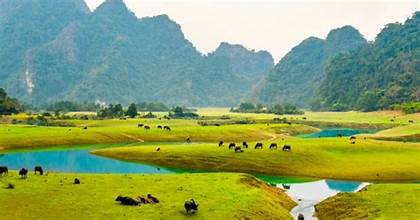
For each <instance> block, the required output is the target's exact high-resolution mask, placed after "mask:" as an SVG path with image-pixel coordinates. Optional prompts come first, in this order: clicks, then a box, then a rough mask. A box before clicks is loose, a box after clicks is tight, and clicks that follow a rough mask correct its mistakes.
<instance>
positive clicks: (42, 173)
mask: <svg viewBox="0 0 420 220" xmlns="http://www.w3.org/2000/svg"><path fill="white" fill-rule="evenodd" d="M34 171H35V175H36V172H39V174H40V175H41V176H42V175H44V170H43V169H42V167H41V166H36V167H35V168H34Z"/></svg>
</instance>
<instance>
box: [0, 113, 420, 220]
mask: <svg viewBox="0 0 420 220" xmlns="http://www.w3.org/2000/svg"><path fill="white" fill-rule="evenodd" d="M198 113H199V114H200V115H201V116H204V117H203V118H200V119H199V120H180V119H177V120H159V119H127V120H119V119H116V120H67V121H59V120H58V121H56V122H60V123H62V122H64V123H68V124H71V125H73V126H71V127H58V126H55V127H54V126H49V127H44V126H30V125H22V124H20V125H16V124H13V125H12V124H10V122H11V121H12V120H13V119H18V120H23V119H25V118H26V117H28V116H27V115H24V114H20V115H14V116H6V117H2V118H0V153H8V152H12V151H21V150H37V151H38V150H48V149H50V150H51V149H61V148H66V149H68V148H75V147H95V146H101V147H106V148H100V149H96V150H95V151H94V153H95V154H98V155H101V156H106V157H112V158H116V159H120V160H128V161H134V162H141V163H148V164H155V165H159V166H164V167H170V168H180V169H186V170H188V169H200V170H208V171H214V172H222V173H202V174H174V175H114V174H109V175H103V174H98V175H94V174H60V173H51V174H49V175H48V176H43V177H40V176H33V175H32V174H31V175H30V176H29V178H28V179H27V180H21V179H19V178H18V177H17V175H16V173H15V172H13V173H14V174H13V175H12V174H11V175H10V176H5V177H0V181H1V184H3V186H5V185H6V184H7V183H13V184H15V186H16V188H15V189H5V188H3V187H2V186H0V187H1V188H0V195H1V196H0V213H1V217H2V218H3V217H4V218H5V219H31V218H32V219H74V218H77V219H89V218H90V219H118V218H120V219H127V218H128V219H132V218H152V219H155V218H160V219H185V218H187V216H185V214H184V212H183V207H182V206H183V202H184V201H185V200H186V199H189V198H191V197H193V198H195V199H196V200H197V201H198V202H199V203H200V211H199V213H197V215H195V216H189V217H188V218H195V219H209V218H210V219H240V218H244V219H245V218H246V217H248V218H250V219H267V218H269V219H273V218H278V219H287V218H290V216H289V214H288V212H289V210H290V209H291V208H292V207H293V206H294V202H292V201H291V200H290V198H289V197H287V196H286V195H285V194H284V193H283V192H280V191H278V190H276V189H273V188H271V187H268V186H267V185H266V184H263V183H262V182H259V181H257V180H254V179H253V178H251V177H250V176H248V175H245V174H233V173H223V172H239V173H251V174H259V175H261V174H262V175H264V174H265V175H274V176H288V178H289V179H290V182H294V181H297V180H299V181H300V180H301V178H303V179H305V180H308V179H311V178H328V179H342V180H355V181H370V182H411V181H419V180H420V160H419V158H420V143H417V142H418V141H419V140H420V127H419V125H420V114H410V115H404V114H402V113H401V112H397V111H383V112H368V113H364V112H340V113H337V112H306V113H305V115H299V116H292V115H285V116H279V115H273V114H244V113H231V112H229V110H228V109H225V108H203V109H199V110H198ZM71 114H78V113H71ZM83 114H91V113H83ZM159 115H160V116H162V113H159ZM222 116H223V117H222ZM279 117H280V118H282V117H286V118H287V119H288V120H289V121H292V125H288V124H274V123H271V120H272V119H273V118H279ZM303 117H306V119H303ZM391 119H392V120H393V121H391ZM241 120H245V121H253V122H256V123H255V124H231V125H227V124H229V123H237V122H238V121H239V122H240V121H241ZM409 120H413V121H414V122H413V123H409V122H408V121H409ZM203 121H204V122H206V121H212V122H217V123H219V122H222V123H221V126H200V125H198V122H203ZM139 123H142V124H146V125H150V126H151V130H144V129H143V128H137V124H139ZM225 123H226V124H225ZM158 125H168V126H170V127H171V128H172V131H163V130H161V129H158V128H157V126H158ZM85 126H87V127H88V129H87V130H84V129H83V127H85ZM324 127H352V128H356V129H367V130H374V131H377V132H375V133H373V134H360V135H357V136H358V138H357V141H356V144H350V143H349V140H348V137H343V138H335V137H334V138H312V139H310V138H302V137H300V134H307V133H312V132H317V131H319V130H320V129H322V128H324ZM188 137H189V138H191V140H192V142H193V143H192V144H187V143H185V141H186V139H187V138H188ZM365 137H366V139H365ZM219 140H223V141H225V146H224V147H218V146H217V143H218V141H219ZM242 141H247V142H248V143H249V144H250V147H251V148H250V149H245V152H243V153H234V152H233V150H228V149H227V145H226V144H228V143H229V142H236V143H237V144H241V143H242ZM257 141H258V142H263V143H264V149H263V150H254V149H253V146H254V144H255V142H257ZM272 142H276V143H277V144H278V145H279V148H281V147H282V146H283V145H284V144H290V145H291V146H292V151H291V152H282V151H281V149H278V150H269V149H267V146H268V144H270V143H272ZM157 147H160V148H161V151H160V152H156V148H157ZM75 176H77V177H80V178H81V179H82V184H81V185H79V186H75V185H73V184H71V181H72V179H73V178H74V177H75ZM268 178H270V179H272V178H273V177H268ZM61 180H62V181H63V182H62V183H60V181H61ZM397 192H401V193H402V196H401V197H398V196H396V193H397ZM147 193H152V194H154V195H156V196H157V197H158V198H160V199H161V200H162V203H161V204H159V205H147V206H146V205H145V206H140V207H124V206H121V205H118V204H117V203H115V201H114V199H115V197H116V196H117V195H118V194H126V195H128V196H138V195H145V194H147ZM416 193H417V195H418V184H417V185H414V184H389V185H388V184H379V185H376V184H374V185H372V186H369V187H368V191H366V192H361V193H357V194H340V195H338V196H336V197H332V198H331V199H328V200H326V201H325V202H323V203H321V204H320V205H319V206H318V215H319V218H320V219H334V218H335V219H336V218H340V219H341V218H348V219H358V218H362V217H363V218H365V217H368V218H371V217H372V218H379V219H397V217H399V216H398V215H397V214H394V212H397V211H398V210H401V211H402V212H404V213H403V214H401V216H402V218H403V219H410V218H411V219H415V218H416V217H418V214H417V215H416V214H413V213H414V211H417V210H418V208H417V207H419V204H418V202H414V201H413V198H412V197H410V195H416ZM393 203H399V204H398V205H400V203H401V204H405V206H404V207H400V208H398V207H399V206H395V207H394V206H392V205H390V204H393ZM51 204H53V205H51ZM346 205H347V206H346ZM401 206H403V205H401ZM17 207H19V208H21V207H24V210H25V211H16V208H17ZM340 207H342V208H340ZM407 207H408V208H407ZM410 207H411V208H412V207H414V208H412V209H409V208H410ZM397 208H398V209H397ZM410 210H413V212H409V211H410ZM417 213H418V211H417Z"/></svg>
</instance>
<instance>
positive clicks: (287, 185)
mask: <svg viewBox="0 0 420 220" xmlns="http://www.w3.org/2000/svg"><path fill="white" fill-rule="evenodd" d="M281 185H282V186H283V189H290V185H289V184H281Z"/></svg>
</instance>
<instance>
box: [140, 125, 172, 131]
mask: <svg viewBox="0 0 420 220" xmlns="http://www.w3.org/2000/svg"><path fill="white" fill-rule="evenodd" d="M137 127H138V128H144V130H150V129H151V127H150V125H145V124H137ZM157 128H158V129H161V130H165V131H171V127H169V126H167V125H165V126H162V125H158V126H157Z"/></svg>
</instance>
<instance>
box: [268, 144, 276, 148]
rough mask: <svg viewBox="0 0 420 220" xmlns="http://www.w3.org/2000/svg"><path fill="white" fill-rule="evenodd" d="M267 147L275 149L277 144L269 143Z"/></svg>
mask: <svg viewBox="0 0 420 220" xmlns="http://www.w3.org/2000/svg"><path fill="white" fill-rule="evenodd" d="M269 148H270V149H277V144H276V143H271V144H270V147H269Z"/></svg>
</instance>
